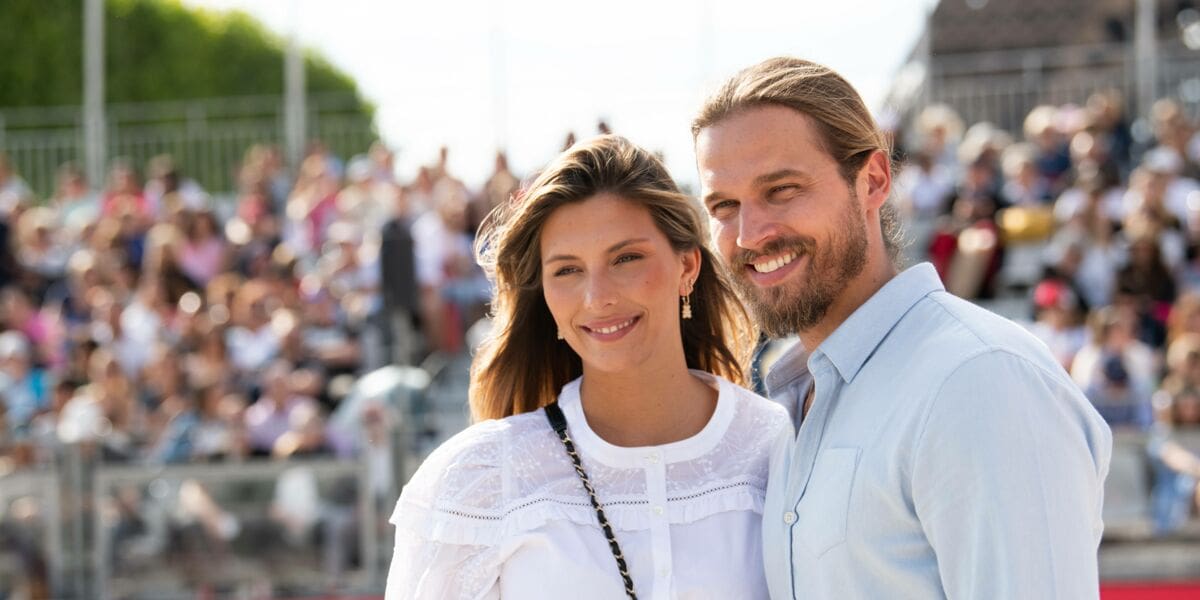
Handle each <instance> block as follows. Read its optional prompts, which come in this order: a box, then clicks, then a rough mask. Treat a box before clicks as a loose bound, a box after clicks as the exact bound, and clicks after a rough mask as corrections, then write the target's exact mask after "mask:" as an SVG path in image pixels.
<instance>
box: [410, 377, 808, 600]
mask: <svg viewBox="0 0 1200 600" xmlns="http://www.w3.org/2000/svg"><path fill="white" fill-rule="evenodd" d="M692 373H693V374H694V375H696V376H698V377H701V378H702V379H705V380H706V381H708V382H709V384H710V385H712V386H713V387H716V388H717V389H718V396H717V407H716V410H715V411H714V412H713V416H712V418H711V419H710V420H709V422H708V424H707V425H705V426H704V429H702V430H701V431H700V432H699V433H697V434H696V435H694V436H692V437H690V438H688V439H685V440H681V441H678V442H673V443H670V444H666V445H662V446H650V447H640V448H625V447H620V446H614V445H612V444H609V443H608V442H605V441H604V440H603V439H601V438H600V437H599V436H597V435H596V434H595V433H594V432H593V431H592V430H591V428H589V427H588V424H587V420H586V419H585V418H584V414H583V408H582V406H581V405H580V401H579V383H580V380H579V379H576V380H575V381H573V382H571V383H568V384H567V385H566V386H564V387H563V389H562V392H561V393H560V395H559V405H560V406H561V407H562V410H563V413H564V414H565V415H566V417H567V424H568V427H569V431H570V434H571V438H572V440H573V441H574V443H575V446H576V449H577V450H578V452H579V454H580V456H581V458H582V461H583V466H584V469H585V470H586V471H587V473H588V475H589V477H590V478H591V480H592V484H593V485H594V486H595V489H596V496H597V497H598V498H599V499H600V503H601V504H602V506H603V508H604V512H605V515H607V516H608V519H609V522H610V523H611V524H612V527H613V529H614V531H615V534H616V537H617V541H618V543H620V545H621V550H622V552H623V553H624V555H625V560H626V562H627V563H628V565H629V572H630V576H631V577H632V579H633V585H634V590H635V592H636V593H637V595H638V597H639V598H643V599H667V598H731V599H732V598H766V597H767V588H766V582H765V580H764V575H763V562H762V549H761V547H760V546H761V532H760V522H761V514H762V506H763V494H764V492H765V490H766V483H767V481H766V480H767V462H768V454H769V450H770V445H771V442H772V440H774V439H775V438H776V437H777V436H778V434H779V433H780V432H781V430H782V428H784V427H787V426H788V416H787V412H786V411H785V410H784V409H783V408H782V407H781V406H779V405H777V404H774V403H772V402H770V401H768V400H765V399H763V398H761V397H759V396H756V395H755V394H754V393H752V392H750V391H748V390H745V389H743V388H741V387H738V386H736V385H734V384H733V383H730V382H729V381H726V380H725V379H722V378H719V377H715V376H713V375H709V374H707V373H702V372H699V371H692ZM391 522H392V523H393V524H395V525H396V550H395V554H394V556H393V558H392V565H391V570H390V572H389V574H388V581H387V592H386V598H387V600H400V599H402V598H430V599H432V598H438V599H442V598H472V599H474V598H501V597H503V598H520V599H524V598H579V599H587V598H606V599H615V598H623V597H625V588H624V585H623V583H622V580H621V576H620V573H619V571H618V570H617V564H616V560H615V559H614V558H613V556H612V551H611V550H610V549H609V546H608V542H607V540H606V538H605V536H604V532H603V531H602V530H601V529H600V526H599V524H598V523H597V520H596V512H595V510H594V509H593V508H592V506H591V503H590V501H589V499H588V496H587V493H586V492H585V491H584V489H583V485H582V484H581V483H580V481H579V477H578V475H576V473H575V469H574V467H573V465H572V463H571V459H570V458H569V457H568V456H567V453H566V450H565V449H564V448H563V445H562V441H561V440H560V439H559V438H558V436H557V434H555V433H554V431H553V430H552V429H551V428H550V425H549V423H548V422H547V421H546V415H545V413H544V411H541V410H538V411H535V412H532V413H526V414H521V415H516V416H512V417H508V418H505V419H500V420H496V421H485V422H482V423H478V424H475V425H473V426H471V427H469V428H467V429H466V430H465V431H463V432H462V433H459V434H458V435H456V436H454V437H453V438H451V439H450V440H449V441H447V442H446V443H445V444H443V445H442V446H441V447H439V448H438V449H437V450H436V451H434V452H433V454H431V455H430V456H429V458H428V459H427V460H426V461H425V462H424V464H422V465H421V468H420V469H419V470H418V471H417V473H416V474H415V475H414V476H413V478H412V480H411V481H409V483H408V485H406V486H405V487H404V490H403V492H402V493H401V494H400V500H399V501H398V502H397V503H396V510H395V512H394V513H393V514H392V518H391Z"/></svg>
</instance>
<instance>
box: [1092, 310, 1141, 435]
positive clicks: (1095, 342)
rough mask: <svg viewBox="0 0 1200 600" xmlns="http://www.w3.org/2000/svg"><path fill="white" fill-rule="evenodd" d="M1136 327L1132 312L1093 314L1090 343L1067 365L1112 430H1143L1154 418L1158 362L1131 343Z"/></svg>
mask: <svg viewBox="0 0 1200 600" xmlns="http://www.w3.org/2000/svg"><path fill="white" fill-rule="evenodd" d="M1136 326H1137V317H1136V315H1135V314H1134V313H1133V311H1132V310H1128V309H1118V308H1115V307H1103V308H1101V309H1099V310H1097V311H1096V312H1094V313H1093V314H1092V316H1091V317H1090V319H1089V328H1090V329H1091V339H1090V340H1089V342H1088V343H1087V345H1085V346H1084V347H1083V348H1082V349H1080V350H1079V352H1078V353H1077V354H1076V355H1075V360H1074V362H1073V363H1072V365H1071V378H1072V379H1074V380H1075V383H1076V384H1078V385H1079V387H1080V388H1081V389H1082V390H1083V391H1084V394H1085V395H1087V397H1088V399H1089V400H1091V401H1092V404H1093V405H1095V406H1096V409H1097V410H1098V411H1099V412H1100V415H1101V416H1103V417H1104V419H1105V421H1107V422H1108V424H1109V425H1111V426H1113V427H1123V426H1124V427H1137V428H1144V427H1148V426H1149V425H1150V423H1151V420H1152V416H1153V415H1152V411H1151V407H1150V395H1151V394H1152V393H1153V391H1154V384H1155V381H1156V379H1157V375H1158V364H1159V362H1158V358H1157V357H1156V356H1155V354H1154V351H1153V350H1152V349H1151V348H1150V347H1149V346H1146V345H1145V344H1143V343H1142V342H1140V341H1138V340H1137V338H1136V337H1135V332H1136Z"/></svg>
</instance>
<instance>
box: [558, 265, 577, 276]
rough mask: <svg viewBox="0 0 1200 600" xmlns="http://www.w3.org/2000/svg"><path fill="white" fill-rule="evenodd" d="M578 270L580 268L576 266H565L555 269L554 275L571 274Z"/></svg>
mask: <svg viewBox="0 0 1200 600" xmlns="http://www.w3.org/2000/svg"><path fill="white" fill-rule="evenodd" d="M578 271H579V269H576V268H575V267H563V268H561V269H559V270H557V271H555V272H554V276H555V277H562V276H563V275H570V274H571V273H576V272H578Z"/></svg>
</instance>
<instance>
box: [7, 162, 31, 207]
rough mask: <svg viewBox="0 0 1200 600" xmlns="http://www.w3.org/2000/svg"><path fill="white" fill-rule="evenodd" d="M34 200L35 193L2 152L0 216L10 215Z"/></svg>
mask: <svg viewBox="0 0 1200 600" xmlns="http://www.w3.org/2000/svg"><path fill="white" fill-rule="evenodd" d="M32 199H33V191H32V190H30V189H29V185H28V184H26V183H25V180H24V179H21V176H20V175H18V174H17V173H16V172H15V171H14V169H13V166H12V164H11V163H9V161H8V155H7V154H5V153H4V152H2V151H0V216H4V215H7V214H9V213H10V212H12V211H13V209H14V208H16V207H17V206H19V205H22V204H26V203H28V202H29V201H30V200H32Z"/></svg>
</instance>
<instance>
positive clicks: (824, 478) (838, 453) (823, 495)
mask: <svg viewBox="0 0 1200 600" xmlns="http://www.w3.org/2000/svg"><path fill="white" fill-rule="evenodd" d="M859 452H860V451H859V449H858V448H829V449H826V450H823V451H821V453H820V454H818V455H817V460H816V463H815V464H814V465H813V472H812V476H811V478H810V479H809V481H808V489H807V490H806V491H805V493H804V498H802V499H801V500H800V503H799V504H798V505H797V506H796V527H794V528H793V529H792V535H793V536H794V537H793V543H796V544H800V545H801V546H802V547H804V548H807V549H808V550H809V552H811V553H812V555H813V556H817V557H819V556H821V555H823V554H825V553H826V552H828V551H830V550H831V549H833V548H834V547H835V546H837V545H838V544H841V543H842V542H844V541H846V517H847V515H848V514H849V512H850V491H851V489H852V488H853V487H854V473H855V471H856V470H857V468H858V455H859Z"/></svg>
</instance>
